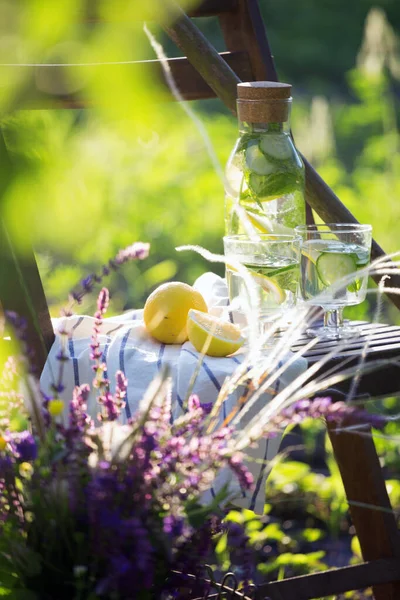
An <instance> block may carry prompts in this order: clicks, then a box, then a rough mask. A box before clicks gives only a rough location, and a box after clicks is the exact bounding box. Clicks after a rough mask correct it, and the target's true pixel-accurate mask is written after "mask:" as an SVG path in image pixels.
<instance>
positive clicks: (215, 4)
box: [78, 0, 239, 24]
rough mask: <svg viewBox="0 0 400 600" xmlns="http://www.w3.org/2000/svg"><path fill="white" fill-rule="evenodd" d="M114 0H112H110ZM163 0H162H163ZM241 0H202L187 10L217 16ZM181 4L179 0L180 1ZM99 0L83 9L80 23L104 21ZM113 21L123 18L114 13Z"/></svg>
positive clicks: (190, 12) (191, 14)
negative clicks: (99, 8)
mask: <svg viewBox="0 0 400 600" xmlns="http://www.w3.org/2000/svg"><path fill="white" fill-rule="evenodd" d="M109 1H112V0H109ZM161 1H162V0H161ZM238 2H239V0H202V1H201V2H197V3H196V6H194V7H193V8H192V9H188V10H187V14H188V16H189V17H215V16H217V15H220V14H223V13H229V12H231V11H233V10H235V9H236V7H237V4H238ZM178 4H179V1H178ZM98 5H99V0H89V1H88V2H87V3H86V6H85V7H84V8H83V9H82V11H81V13H80V15H79V17H78V21H79V22H80V23H90V24H94V23H104V19H101V18H100V17H99V15H98ZM140 14H141V16H142V17H144V18H145V17H146V15H145V14H144V7H143V6H142V7H141V10H140ZM152 15H153V10H152V11H151V13H150V14H149V17H151V16H152ZM113 22H115V23H118V22H122V18H121V17H119V16H118V14H115V16H114V15H113Z"/></svg>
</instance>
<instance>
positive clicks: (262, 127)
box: [225, 81, 305, 235]
mask: <svg viewBox="0 0 400 600" xmlns="http://www.w3.org/2000/svg"><path fill="white" fill-rule="evenodd" d="M291 88H292V86H291V85H289V84H287V83H275V82H270V81H252V82H246V83H239V84H238V86H237V93H238V100H237V107H238V118H239V131H240V136H239V138H238V140H237V142H236V144H235V147H234V149H233V151H232V153H231V156H230V158H229V160H228V163H227V166H226V171H225V231H226V233H227V234H237V233H247V234H248V235H251V234H254V231H257V232H258V233H274V232H277V233H291V232H292V230H293V228H294V227H295V226H296V225H302V224H304V223H305V199H304V181H305V177H304V165H303V162H302V160H301V158H300V155H299V153H298V151H297V150H296V147H295V145H294V143H293V140H292V138H291V134H290V107H291V103H292V98H291Z"/></svg>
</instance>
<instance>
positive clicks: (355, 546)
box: [351, 535, 362, 558]
mask: <svg viewBox="0 0 400 600" xmlns="http://www.w3.org/2000/svg"><path fill="white" fill-rule="evenodd" d="M351 551H352V553H353V554H354V556H357V557H358V558H362V553H361V545H360V540H359V539H358V537H357V536H356V535H355V536H353V537H352V538H351Z"/></svg>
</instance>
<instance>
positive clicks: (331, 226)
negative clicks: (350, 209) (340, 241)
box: [294, 223, 372, 233]
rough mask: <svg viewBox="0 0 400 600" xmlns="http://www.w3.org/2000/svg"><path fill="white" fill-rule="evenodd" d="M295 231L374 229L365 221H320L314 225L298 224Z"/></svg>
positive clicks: (336, 231)
mask: <svg viewBox="0 0 400 600" xmlns="http://www.w3.org/2000/svg"><path fill="white" fill-rule="evenodd" d="M294 231H297V232H299V233H314V232H316V233H349V232H351V231H353V232H357V231H358V232H370V231H372V225H368V224H363V223H318V224H313V225H296V227H295V228H294Z"/></svg>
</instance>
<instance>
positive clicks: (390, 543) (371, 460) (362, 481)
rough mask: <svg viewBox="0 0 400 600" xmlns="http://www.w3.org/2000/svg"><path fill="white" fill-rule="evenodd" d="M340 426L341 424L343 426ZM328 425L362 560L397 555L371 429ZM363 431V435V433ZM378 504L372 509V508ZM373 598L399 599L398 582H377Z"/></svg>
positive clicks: (395, 534) (399, 549)
mask: <svg viewBox="0 0 400 600" xmlns="http://www.w3.org/2000/svg"><path fill="white" fill-rule="evenodd" d="M342 428H343V425H342ZM336 429H337V428H336V426H335V425H330V424H328V432H329V437H330V439H331V442H332V446H333V450H334V453H335V457H336V461H337V463H338V466H339V469H340V473H341V475H342V479H343V484H344V488H345V490H346V495H347V499H348V502H349V505H350V513H351V517H352V520H353V524H354V527H355V529H356V533H357V536H358V538H359V540H360V546H361V552H362V555H363V558H364V560H366V561H369V560H374V559H378V558H398V559H399V560H400V545H399V542H400V539H399V534H398V530H397V523H396V519H395V516H394V514H393V511H392V507H391V505H390V500H389V497H388V494H387V490H386V486H385V480H384V477H383V473H382V469H381V466H380V464H379V459H378V455H377V453H376V448H375V444H374V442H373V439H372V437H371V435H370V433H371V429H370V428H363V429H362V430H361V431H362V433H363V435H360V434H359V433H357V431H354V430H353V431H347V432H346V431H336ZM365 434H366V435H365ZM375 506H376V507H378V508H377V509H375V508H374V507H375ZM373 592H374V597H375V600H398V599H400V582H397V583H388V584H384V585H377V586H375V587H374V588H373Z"/></svg>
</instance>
